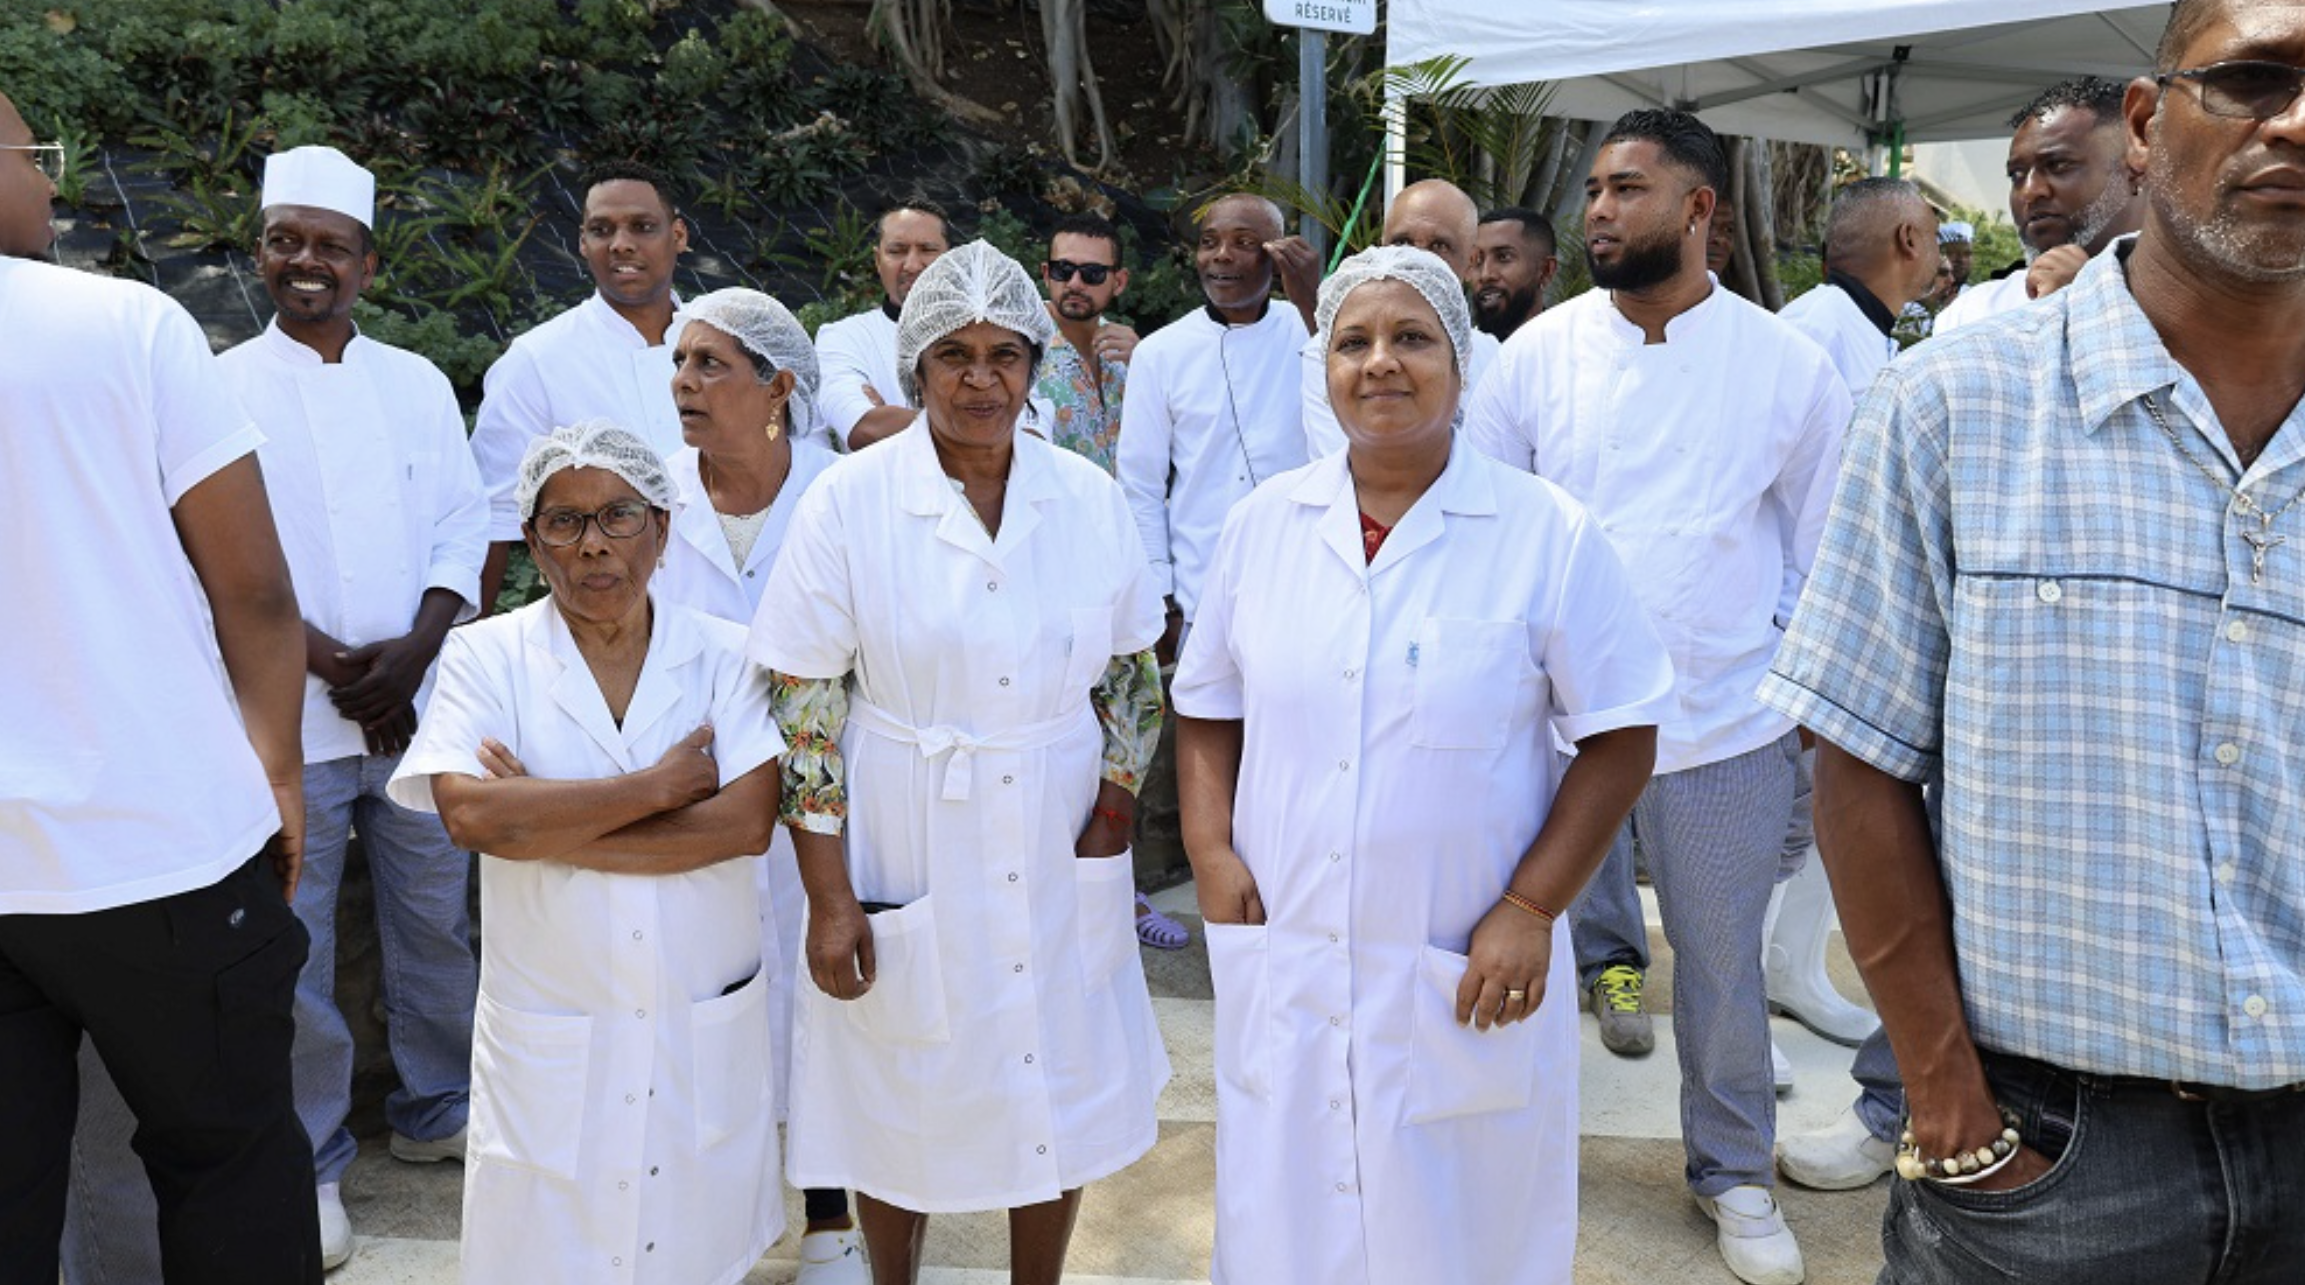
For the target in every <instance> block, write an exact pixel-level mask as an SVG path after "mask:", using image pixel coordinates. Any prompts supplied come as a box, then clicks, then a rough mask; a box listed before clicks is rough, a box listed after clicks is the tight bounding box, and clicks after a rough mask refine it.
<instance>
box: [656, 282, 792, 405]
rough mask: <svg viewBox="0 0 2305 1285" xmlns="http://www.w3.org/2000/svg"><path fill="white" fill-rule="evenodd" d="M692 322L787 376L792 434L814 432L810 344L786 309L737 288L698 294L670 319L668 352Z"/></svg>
mask: <svg viewBox="0 0 2305 1285" xmlns="http://www.w3.org/2000/svg"><path fill="white" fill-rule="evenodd" d="M692 321H695V322H702V323H703V324H705V325H707V326H710V327H712V328H713V329H715V330H718V331H720V332H722V333H724V334H726V335H727V336H728V337H729V338H731V339H734V340H735V341H736V342H737V343H738V344H740V345H742V346H743V347H744V350H745V351H746V352H749V353H751V354H752V355H753V356H755V357H758V358H760V359H761V360H763V361H765V362H767V363H768V364H769V366H770V368H771V369H772V370H789V371H791V372H792V380H793V385H792V396H791V398H790V399H788V400H787V401H786V402H785V406H786V407H787V408H788V409H787V410H786V415H787V416H788V417H789V418H790V420H791V422H792V431H793V432H795V433H802V434H805V433H807V432H808V431H809V430H810V429H812V428H814V427H816V390H817V386H818V375H817V365H816V345H815V344H814V343H813V342H811V341H810V340H809V337H808V332H807V331H806V330H803V329H802V328H801V325H800V321H799V320H798V319H797V318H795V317H794V316H793V315H792V312H791V310H790V309H787V308H786V307H785V306H784V305H783V304H781V303H778V302H777V301H776V300H774V299H772V298H770V297H769V296H767V295H765V294H762V293H761V292H760V291H758V290H748V289H746V288H744V287H743V286H730V287H728V288H727V289H725V290H715V291H713V292H712V293H710V294H704V295H698V296H697V297H696V298H694V299H690V300H687V301H685V302H683V303H682V304H681V305H680V309H679V311H677V312H675V313H673V314H672V330H671V336H672V346H673V347H675V348H678V347H679V346H680V332H681V331H682V330H684V329H686V328H687V327H688V323H689V322H692Z"/></svg>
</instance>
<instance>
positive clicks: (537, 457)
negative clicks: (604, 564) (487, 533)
mask: <svg viewBox="0 0 2305 1285" xmlns="http://www.w3.org/2000/svg"><path fill="white" fill-rule="evenodd" d="M570 468H597V469H607V470H608V471H609V472H611V473H614V474H616V475H617V476H618V477H621V478H623V479H624V480H625V481H626V482H628V483H630V484H631V486H632V489H633V490H635V491H638V492H640V498H641V499H644V500H646V501H648V503H649V505H650V506H651V507H653V508H659V509H669V508H671V507H672V501H673V495H674V492H673V487H672V475H671V474H670V473H667V472H665V471H664V460H663V458H662V457H661V456H659V455H658V454H657V453H656V452H655V451H653V450H650V449H649V446H648V443H646V442H644V441H641V440H640V438H639V437H638V436H637V435H635V434H634V433H632V432H631V431H630V430H628V429H623V428H619V427H617V426H616V424H615V423H614V422H613V421H611V420H605V419H587V420H582V421H579V422H577V423H574V424H569V425H567V426H565V427H562V428H556V429H553V430H552V431H551V432H549V433H546V434H544V435H543V436H542V437H539V438H537V439H536V440H534V441H532V442H530V443H529V444H528V454H526V455H524V456H522V457H521V460H520V484H519V487H518V489H517V490H515V491H514V492H513V495H514V497H515V498H516V499H517V500H518V501H519V502H520V519H521V521H523V522H525V521H527V520H528V519H530V518H533V517H535V516H536V494H537V492H539V491H542V490H543V489H544V484H545V482H546V481H547V480H548V479H550V478H551V476H552V475H553V474H555V473H558V472H559V471H561V470H562V469H570Z"/></svg>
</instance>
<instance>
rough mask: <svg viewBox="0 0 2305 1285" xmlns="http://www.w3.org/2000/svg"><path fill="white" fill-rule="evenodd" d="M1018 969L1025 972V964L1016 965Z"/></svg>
mask: <svg viewBox="0 0 2305 1285" xmlns="http://www.w3.org/2000/svg"><path fill="white" fill-rule="evenodd" d="M1016 971H1018V972H1020V973H1021V972H1023V971H1024V965H1022V964H1018V965H1017V966H1016Z"/></svg>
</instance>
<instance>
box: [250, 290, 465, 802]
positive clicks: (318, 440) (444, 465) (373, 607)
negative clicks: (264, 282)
mask: <svg viewBox="0 0 2305 1285" xmlns="http://www.w3.org/2000/svg"><path fill="white" fill-rule="evenodd" d="M219 360H220V361H221V363H222V365H223V367H224V372H225V374H226V375H227V376H228V377H229V378H230V380H231V383H232V387H233V390H234V391H235V392H237V393H238V394H239V395H240V404H241V405H242V406H244V407H246V408H247V410H248V413H249V414H251V415H253V416H255V417H256V422H257V424H258V425H260V426H261V427H262V429H263V431H264V448H263V450H261V451H260V452H258V459H259V460H260V462H262V464H263V465H264V489H265V492H266V494H267V495H268V496H269V497H270V499H271V501H272V520H273V523H274V525H276V526H278V527H279V528H280V547H281V549H282V551H283V552H285V553H286V554H287V555H288V573H289V575H290V576H291V577H292V578H293V579H294V580H295V582H296V603H297V607H298V609H299V610H300V611H302V612H303V615H304V619H305V622H306V623H308V624H310V625H311V626H312V627H313V628H315V629H318V630H320V631H321V632H322V633H325V634H327V635H328V636H329V637H331V638H334V639H336V640H337V641H338V642H341V643H344V644H345V645H346V646H350V647H361V646H365V645H367V644H369V643H372V642H382V641H384V640H386V639H390V638H398V637H400V636H401V635H403V634H405V633H407V632H408V629H409V626H410V625H412V624H414V623H415V620H416V609H417V607H418V605H419V604H421V603H422V602H423V601H424V594H425V592H426V591H427V590H430V589H446V590H447V591H449V592H450V593H453V594H455V595H456V596H457V597H459V598H462V599H463V600H464V603H465V606H464V609H463V610H462V611H460V612H459V618H460V619H462V618H468V617H470V616H471V615H472V614H473V604H474V603H476V602H477V601H478V600H479V598H480V564H481V562H482V561H483V560H484V559H485V558H486V557H487V556H488V499H487V496H486V495H484V494H483V493H482V491H481V489H480V473H479V471H478V470H477V469H476V468H474V467H473V463H472V450H471V448H470V446H469V445H468V444H467V443H466V441H465V438H464V413H463V412H462V411H461V410H459V409H458V408H457V405H456V390H455V389H454V388H452V387H451V386H450V385H449V382H448V377H447V376H446V375H443V374H441V373H440V371H439V369H438V368H437V367H435V366H434V365H433V364H432V363H431V362H429V361H426V360H425V359H424V358H422V357H419V356H417V355H416V354H415V353H412V352H404V351H402V350H401V349H398V348H394V347H391V346H389V345H386V344H380V343H377V342H376V341H375V340H373V339H368V338H365V337H362V336H355V337H354V338H353V340H352V342H351V343H350V344H347V345H346V346H345V349H344V360H343V361H341V362H338V363H335V364H329V363H325V362H323V361H321V359H320V354H319V353H317V352H315V351H313V350H312V349H311V348H308V347H306V346H305V345H303V344H301V343H298V342H297V341H296V340H294V339H291V338H289V337H288V336H287V335H285V334H283V333H281V330H280V327H279V326H278V324H274V325H272V326H268V327H266V328H265V331H264V333H263V334H260V335H258V336H257V337H256V338H254V339H251V340H249V341H248V342H247V343H244V344H241V345H240V346H239V347H237V348H234V349H232V350H231V351H230V352H227V353H225V354H224V356H223V357H222V358H220V359H219ZM431 689H432V679H431V675H430V674H427V675H426V676H425V683H424V686H423V687H422V688H421V689H419V690H418V692H417V694H416V707H417V709H418V710H419V711H421V710H422V709H423V708H424V703H425V699H426V697H427V696H428V695H429V694H430V692H431ZM365 753H367V740H366V738H365V737H363V736H362V734H361V731H360V725H359V724H358V723H355V722H353V721H352V720H350V719H348V718H346V717H344V716H343V715H342V714H339V713H337V712H336V706H335V705H333V704H332V703H330V701H329V699H328V684H326V683H324V682H322V681H320V679H319V678H318V677H316V676H314V675H312V674H306V675H305V676H304V761H305V762H307V763H325V762H328V761H329V760H331V759H339V758H346V757H350V756H352V755H357V754H365Z"/></svg>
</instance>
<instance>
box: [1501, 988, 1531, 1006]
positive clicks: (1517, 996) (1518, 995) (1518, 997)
mask: <svg viewBox="0 0 2305 1285" xmlns="http://www.w3.org/2000/svg"><path fill="white" fill-rule="evenodd" d="M1528 997H1529V993H1528V992H1527V991H1506V992H1505V1002H1506V1003H1508V1004H1518V1003H1520V1002H1521V1001H1522V1000H1524V999H1527V998H1528Z"/></svg>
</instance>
